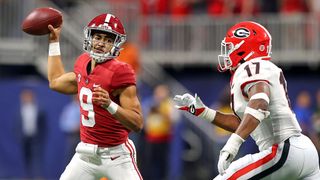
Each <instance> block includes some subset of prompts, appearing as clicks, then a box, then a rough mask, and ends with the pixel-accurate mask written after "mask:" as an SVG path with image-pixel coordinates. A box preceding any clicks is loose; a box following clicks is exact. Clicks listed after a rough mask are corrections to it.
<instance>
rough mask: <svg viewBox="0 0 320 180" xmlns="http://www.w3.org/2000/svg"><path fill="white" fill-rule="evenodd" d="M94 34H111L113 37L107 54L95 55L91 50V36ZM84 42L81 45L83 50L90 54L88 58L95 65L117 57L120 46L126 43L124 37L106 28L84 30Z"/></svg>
mask: <svg viewBox="0 0 320 180" xmlns="http://www.w3.org/2000/svg"><path fill="white" fill-rule="evenodd" d="M95 32H100V33H105V34H112V35H114V36H115V38H114V42H113V45H112V48H111V50H110V51H109V52H105V53H95V52H94V51H93V50H92V48H93V47H92V46H93V42H92V41H93V38H92V37H93V35H94V33H95ZM84 35H85V40H84V43H83V49H84V50H85V51H86V52H88V53H89V54H90V57H91V58H93V59H94V60H95V61H96V62H97V63H103V62H105V61H107V60H111V59H114V58H116V57H117V56H119V54H120V50H121V46H122V44H123V43H124V42H125V41H126V36H125V35H122V34H119V33H117V32H115V31H112V30H110V29H108V28H107V27H104V26H101V27H94V28H91V27H88V28H85V29H84Z"/></svg>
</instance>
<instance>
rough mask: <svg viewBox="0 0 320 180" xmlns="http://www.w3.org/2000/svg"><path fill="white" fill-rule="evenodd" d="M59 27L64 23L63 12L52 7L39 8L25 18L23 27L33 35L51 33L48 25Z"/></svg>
mask: <svg viewBox="0 0 320 180" xmlns="http://www.w3.org/2000/svg"><path fill="white" fill-rule="evenodd" d="M49 24H51V25H52V26H53V27H55V28H56V27H59V26H60V25H61V24H62V13H61V12H60V11H58V10H56V9H54V8H51V7H43V8H37V9H34V10H32V11H31V13H30V14H29V15H28V16H27V17H26V18H25V19H24V20H23V22H22V25H21V28H22V30H23V31H24V32H26V33H28V34H31V35H45V34H49V33H50V31H49V29H48V25H49Z"/></svg>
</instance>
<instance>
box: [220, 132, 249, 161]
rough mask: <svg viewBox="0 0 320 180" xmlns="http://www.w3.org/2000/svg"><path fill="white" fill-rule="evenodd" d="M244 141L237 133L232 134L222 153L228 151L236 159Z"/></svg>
mask: <svg viewBox="0 0 320 180" xmlns="http://www.w3.org/2000/svg"><path fill="white" fill-rule="evenodd" d="M244 141H245V140H244V139H243V138H242V137H240V136H239V135H238V134H236V133H232V134H231V136H230V138H229V139H228V141H227V143H226V145H225V146H224V147H223V148H222V150H221V152H223V151H226V152H228V153H230V154H231V155H232V156H233V157H232V158H234V156H236V155H237V153H238V151H239V148H240V146H241V145H242V143H244Z"/></svg>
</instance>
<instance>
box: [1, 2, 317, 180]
mask: <svg viewBox="0 0 320 180" xmlns="http://www.w3.org/2000/svg"><path fill="white" fill-rule="evenodd" d="M46 6H50V7H54V8H57V9H59V10H60V11H62V12H63V18H64V23H63V31H62V37H61V51H62V58H63V63H64V65H65V67H66V69H67V70H69V71H71V70H72V68H73V63H74V61H75V58H76V57H77V56H78V55H79V54H80V53H82V43H83V28H84V26H85V25H86V24H87V23H88V22H89V21H90V20H91V19H92V18H93V17H95V16H96V15H98V14H101V13H105V12H108V13H112V14H115V15H116V16H118V17H119V18H120V19H121V20H122V22H123V24H124V26H125V28H126V30H127V35H128V42H129V43H128V46H127V48H126V47H125V49H124V50H123V51H126V49H127V50H128V49H130V50H131V51H132V54H130V53H128V54H127V55H126V57H124V58H128V59H129V60H130V59H131V58H130V57H132V59H134V61H135V62H130V63H133V64H134V66H135V68H136V70H137V76H138V91H139V97H140V100H141V102H142V105H143V111H144V113H145V114H144V116H145V119H149V115H150V112H149V111H150V109H151V107H154V106H156V105H157V104H152V103H154V100H150V99H152V98H153V91H154V88H155V87H156V86H157V85H159V84H164V85H167V86H168V87H169V90H170V97H172V96H173V95H174V94H182V93H185V92H190V93H198V94H199V95H200V97H201V98H202V100H203V101H204V103H205V104H207V105H211V106H213V107H215V108H220V109H223V108H225V107H224V105H225V104H228V83H229V74H228V73H224V74H221V73H218V72H217V70H216V66H217V55H218V54H219V53H220V42H221V40H222V39H223V38H224V35H225V32H226V31H227V29H228V28H229V27H231V26H232V25H233V24H234V23H236V22H239V21H242V20H254V21H257V22H259V23H261V24H263V25H264V26H265V27H266V28H267V29H268V30H269V31H270V33H271V35H272V37H273V40H272V45H273V47H272V57H273V59H272V61H273V62H274V63H276V64H277V65H279V66H280V67H281V68H282V69H283V70H284V71H285V75H286V78H287V81H288V89H289V96H290V98H291V102H292V107H293V109H294V110H296V111H297V116H298V117H300V118H301V119H299V120H300V123H301V125H302V126H303V128H304V131H305V133H306V134H307V135H309V136H310V137H312V138H313V140H314V141H316V142H318V144H320V143H319V134H320V133H319V132H317V131H316V129H317V128H314V124H313V120H314V119H312V117H314V116H312V115H313V114H317V113H319V112H320V78H319V77H320V76H319V74H320V53H319V51H320V35H319V34H320V31H319V30H320V2H319V1H318V0H91V1H85V0H51V1H49V0H0V22H1V24H0V42H1V43H0V92H1V93H0V99H1V103H0V112H1V118H0V121H1V126H0V179H26V178H27V179H58V177H59V175H60V174H61V173H62V172H63V170H64V168H65V166H66V163H67V161H65V157H64V154H65V153H64V151H65V149H66V148H65V147H66V146H67V140H66V135H65V134H64V133H63V132H62V130H61V128H60V126H59V117H60V114H61V112H62V110H63V107H64V106H65V105H66V104H68V103H69V102H70V101H71V98H70V97H69V96H66V95H61V94H58V93H56V92H53V91H51V90H50V89H49V88H48V82H47V80H46V61H47V50H48V45H47V43H48V42H47V41H48V40H47V36H30V35H27V34H25V33H23V32H22V31H21V22H22V20H23V18H24V17H25V16H26V15H27V14H28V13H29V12H30V11H31V10H32V9H34V8H37V7H46ZM128 51H129V50H128ZM133 57H134V58H133ZM23 89H31V90H32V91H33V92H34V93H35V95H36V98H37V103H38V104H39V106H40V107H41V109H43V111H44V112H45V114H46V123H45V124H46V125H45V126H44V127H43V128H45V130H44V132H45V133H44V134H43V135H42V136H43V137H44V141H42V144H41V145H42V147H43V148H42V149H41V152H42V153H41V152H40V153H39V152H38V153H37V154H36V156H38V160H37V162H35V163H34V164H33V165H31V166H33V167H34V170H33V173H31V174H30V173H28V168H27V167H26V165H25V159H24V158H23V153H24V152H23V148H22V144H21V142H20V141H19V138H18V137H19V136H18V135H17V134H19V132H17V131H19V130H17V128H16V123H15V122H16V121H17V120H16V119H17V116H19V113H20V111H19V106H20V99H19V96H20V95H19V94H20V92H21V91H22V90H23ZM301 94H302V95H301ZM317 94H318V95H317ZM317 96H318V97H317ZM301 99H302V100H301ZM171 109H172V107H171ZM225 109H227V108H225ZM170 113H171V112H170ZM171 114H174V115H173V116H170V118H169V120H170V123H168V124H167V125H168V126H169V127H170V128H169V130H170V132H167V134H165V136H166V137H169V138H166V142H160V143H158V141H152V140H150V137H149V136H150V133H151V136H152V128H150V130H145V131H143V132H142V133H141V134H139V135H132V137H131V138H132V139H133V140H134V141H135V143H136V146H137V151H138V164H139V166H140V169H141V172H142V175H143V176H144V177H145V179H147V180H148V179H150V180H153V179H159V180H160V179H168V180H180V179H181V180H182V179H183V180H189V179H190V180H191V179H192V180H194V179H197V180H198V179H199V180H202V179H212V178H213V177H215V175H217V169H216V165H217V158H218V154H219V150H220V148H221V147H222V146H223V145H224V143H225V141H226V139H227V137H228V134H227V133H226V132H223V131H221V130H219V129H216V128H214V127H213V126H210V125H208V124H207V123H206V122H203V121H198V120H196V119H195V118H194V117H192V116H189V115H186V114H178V112H176V111H173V112H172V113H171ZM145 127H146V128H148V123H147V122H146V126H145ZM159 128H160V127H159ZM154 143H155V144H157V143H158V144H160V146H159V147H160V148H155V149H154V148H149V147H150V144H154ZM161 143H164V144H167V145H168V146H165V145H164V146H161ZM161 147H166V148H168V153H165V151H166V150H164V151H162V150H161ZM318 148H320V146H318ZM318 150H319V149H318ZM256 151H257V148H256V147H255V145H254V144H253V143H252V141H250V140H248V141H247V142H246V143H245V145H243V146H242V150H241V153H240V156H241V155H244V154H246V153H253V152H256ZM163 152H164V154H165V155H166V154H167V156H166V157H165V158H162V159H159V158H158V159H157V158H155V156H157V155H155V154H160V153H163ZM150 154H151V155H150ZM158 161H159V162H158ZM160 161H163V162H160ZM39 164H40V165H39ZM149 172H153V173H152V174H151V175H150V173H149Z"/></svg>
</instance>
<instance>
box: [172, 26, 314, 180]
mask: <svg viewBox="0 0 320 180" xmlns="http://www.w3.org/2000/svg"><path fill="white" fill-rule="evenodd" d="M270 55H271V35H270V34H269V32H268V31H267V30H266V29H265V28H264V27H263V26H262V25H260V24H258V23H255V22H251V21H246V22H240V23H238V24H236V25H234V26H233V27H231V28H230V29H229V30H228V31H227V34H226V37H225V38H224V39H223V40H222V43H221V55H219V57H218V59H219V69H220V70H221V71H227V70H229V71H230V72H231V74H232V77H231V81H230V86H231V101H232V102H231V107H232V109H233V111H234V113H233V114H224V113H221V112H218V111H215V110H213V109H210V108H208V107H207V106H205V105H204V104H203V103H202V101H201V100H200V98H199V97H198V96H197V94H196V95H195V97H193V96H192V95H190V94H183V95H176V96H175V97H174V101H175V102H176V104H177V108H179V109H180V110H185V111H188V112H190V113H192V114H193V115H195V116H198V117H200V118H202V119H204V120H207V121H209V122H211V123H212V124H215V125H217V126H219V127H222V128H224V129H226V130H229V131H231V132H233V134H232V135H231V136H230V138H229V140H228V141H227V143H226V145H225V146H224V147H223V148H222V150H221V151H220V157H219V161H218V171H219V175H218V176H217V177H216V178H215V179H231V180H233V179H272V180H273V179H277V180H281V179H286V180H287V179H290V180H294V179H310V180H311V179H312V180H313V179H320V171H319V161H318V153H317V151H316V148H315V146H314V145H313V143H312V142H311V141H310V139H309V138H308V137H306V136H305V135H303V134H301V128H300V126H299V124H298V121H297V119H296V116H295V114H294V112H293V111H292V110H291V107H290V101H289V99H288V95H287V84H286V81H285V78H284V76H283V72H282V70H281V69H280V68H279V67H277V66H276V65H274V64H273V63H272V62H271V61H270V60H271V56H270ZM249 135H250V136H251V137H252V138H253V139H254V140H255V142H256V144H257V145H258V146H259V150H260V152H259V153H256V154H248V155H246V156H244V157H242V158H240V159H238V160H236V161H234V162H232V160H233V158H234V157H235V156H236V155H237V153H238V150H239V148H240V146H241V144H242V143H243V142H244V141H245V139H246V138H247V137H248V136H249Z"/></svg>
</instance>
